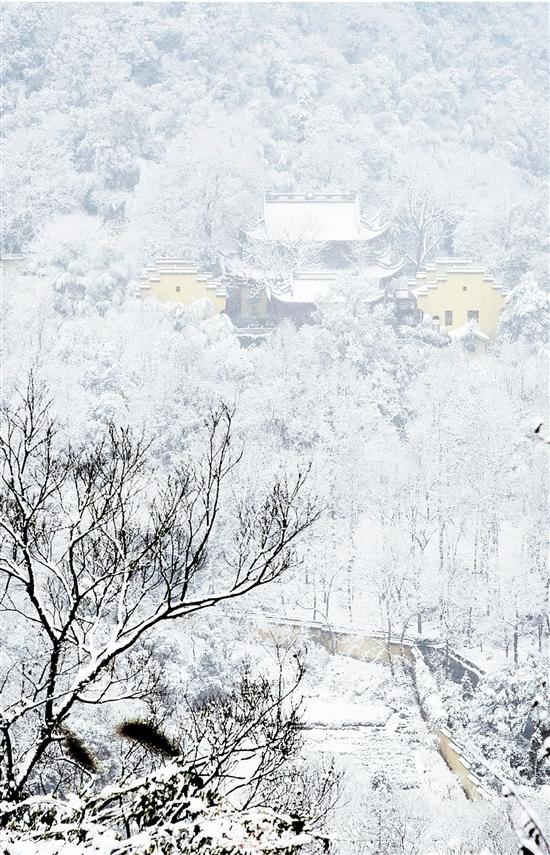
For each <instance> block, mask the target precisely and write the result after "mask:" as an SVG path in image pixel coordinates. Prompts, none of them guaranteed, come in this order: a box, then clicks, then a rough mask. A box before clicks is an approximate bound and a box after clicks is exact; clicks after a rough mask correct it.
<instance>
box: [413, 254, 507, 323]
mask: <svg viewBox="0 0 550 855" xmlns="http://www.w3.org/2000/svg"><path fill="white" fill-rule="evenodd" d="M443 275H445V276H446V280H445V281H441V282H438V283H437V284H436V287H434V288H433V289H432V288H430V289H429V290H428V292H427V293H426V294H419V295H418V296H417V299H416V302H417V306H418V308H419V309H421V310H422V311H423V312H425V313H427V314H429V315H432V317H433V316H434V315H438V316H439V322H440V325H441V327H442V328H443V329H446V330H447V331H448V332H451V331H452V330H454V329H456V328H457V327H461V326H463V325H464V324H465V323H466V322H467V320H468V311H469V310H475V309H477V310H478V312H479V322H478V323H479V329H480V330H481V331H482V332H484V333H485V334H486V335H488V336H490V337H491V338H494V337H495V336H496V331H497V327H498V322H499V318H500V313H501V311H502V308H503V306H504V295H503V293H502V291H499V290H497V289H495V288H494V287H493V285H492V284H491V283H490V282H484V275H485V274H484V273H482V272H472V273H469V272H464V271H460V270H456V271H453V270H452V271H445V270H444V269H441V268H440V269H437V268H436V270H435V271H427V272H426V279H425V280H420V281H418V280H417V283H416V285H417V287H420V288H422V287H423V286H424V284H426V285H427V284H428V283H430V282H435V281H436V276H443ZM464 288H466V290H464ZM446 310H447V311H449V310H450V311H452V313H453V322H452V324H450V325H448V326H447V325H446V324H445V311H446Z"/></svg>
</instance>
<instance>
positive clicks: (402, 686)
mask: <svg viewBox="0 0 550 855" xmlns="http://www.w3.org/2000/svg"><path fill="white" fill-rule="evenodd" d="M305 704H306V708H305V721H306V722H307V736H306V744H305V751H306V754H307V756H308V758H309V759H311V760H318V761H321V762H323V761H324V762H325V763H328V762H330V761H331V760H334V762H335V764H336V767H337V768H338V769H340V770H341V771H342V773H343V776H344V777H343V782H342V793H341V798H340V800H339V803H338V805H337V806H336V808H335V811H334V813H333V815H332V816H331V817H330V821H329V823H328V825H329V826H330V829H331V834H332V835H333V836H334V838H335V845H334V851H335V853H337V855H367V853H384V855H386V853H387V855H396V853H410V855H420V853H427V852H433V851H435V850H437V851H440V852H442V853H443V852H447V851H449V850H448V844H449V842H450V841H451V843H452V841H453V840H455V841H456V840H463V839H464V840H466V839H467V840H470V839H471V833H470V832H471V831H472V829H471V828H469V827H468V826H469V824H470V821H472V824H473V827H474V828H475V826H476V824H477V821H476V820H475V819H474V820H469V819H468V816H469V815H470V814H476V811H478V810H479V809H481V810H487V808H486V807H485V808H480V807H477V808H476V806H474V805H472V804H471V803H469V802H467V800H466V798H465V796H464V793H463V791H462V789H461V787H460V785H459V783H458V781H457V779H456V778H455V776H454V775H453V774H452V773H451V772H450V770H449V769H448V767H447V766H446V764H445V762H444V760H443V758H442V757H441V755H440V754H439V752H438V750H437V745H436V741H435V738H434V736H433V735H432V733H431V732H430V731H429V728H428V725H427V724H426V722H425V721H424V720H423V719H422V716H421V714H420V710H419V708H418V705H417V701H416V697H415V693H414V688H413V686H412V683H411V681H410V677H409V676H408V674H406V673H405V672H403V671H402V670H401V669H400V667H399V666H396V671H395V674H394V675H392V674H391V672H390V668H389V666H388V665H385V664H382V663H371V662H361V661H357V660H354V659H350V658H348V657H344V656H329V655H328V654H327V655H326V656H325V657H324V658H323V660H322V663H321V664H320V665H319V666H318V667H317V668H316V669H315V673H312V674H311V675H310V677H309V684H308V686H307V687H306V692H305Z"/></svg>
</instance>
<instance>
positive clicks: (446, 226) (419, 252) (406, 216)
mask: <svg viewBox="0 0 550 855" xmlns="http://www.w3.org/2000/svg"><path fill="white" fill-rule="evenodd" d="M397 226H398V228H399V230H400V232H401V235H402V238H403V246H402V247H401V250H402V252H403V254H404V256H405V257H406V258H407V259H408V260H409V261H410V262H411V264H413V265H414V269H415V270H418V269H419V268H420V267H423V266H424V265H425V264H426V262H427V261H429V260H430V259H431V258H432V256H433V254H434V253H435V252H436V251H437V250H438V248H439V247H440V246H441V244H442V243H443V241H444V240H445V238H447V237H449V236H450V234H451V232H452V224H451V222H450V220H449V215H448V213H447V212H446V211H444V210H443V208H441V207H440V206H439V205H438V204H437V202H436V201H435V200H434V198H433V196H432V194H431V192H430V191H429V190H425V191H418V190H417V189H415V188H414V187H413V186H409V187H408V189H407V201H406V207H405V211H404V212H403V214H402V215H401V216H400V217H399V218H398V220H397Z"/></svg>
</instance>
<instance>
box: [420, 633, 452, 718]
mask: <svg viewBox="0 0 550 855" xmlns="http://www.w3.org/2000/svg"><path fill="white" fill-rule="evenodd" d="M414 656H415V666H414V670H415V680H416V689H417V692H418V698H419V701H420V706H421V709H422V711H423V713H424V715H425V716H426V718H427V720H428V722H429V724H430V725H431V727H433V728H434V729H437V728H439V727H441V726H442V725H444V724H446V722H447V713H446V710H445V707H444V706H443V701H442V698H441V695H440V693H439V689H438V687H437V683H436V680H435V677H434V676H433V674H432V673H431V671H430V669H429V668H428V666H427V665H426V663H425V661H424V657H423V656H422V654H421V653H420V651H419V650H415V651H414Z"/></svg>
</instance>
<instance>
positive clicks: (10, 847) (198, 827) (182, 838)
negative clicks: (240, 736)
mask: <svg viewBox="0 0 550 855" xmlns="http://www.w3.org/2000/svg"><path fill="white" fill-rule="evenodd" d="M0 828H1V829H2V830H0V848H1V851H2V853H3V855H30V853H31V852H33V853H34V852H42V853H47V854H48V855H92V853H93V855H175V853H178V855H191V853H193V855H194V853H204V855H207V854H208V855H237V853H239V855H247V853H249V855H252V853H254V854H255V855H256V853H286V855H291V853H297V852H298V851H301V850H303V847H305V846H306V845H308V844H314V843H315V841H316V840H320V838H318V837H317V836H316V835H315V834H314V833H312V832H309V831H308V830H307V829H306V828H305V824H304V822H303V821H302V820H301V819H299V818H297V817H291V816H286V815H283V814H277V813H275V812H274V811H273V810H270V809H269V808H254V809H249V810H238V809H236V808H235V807H234V806H232V805H231V804H230V803H229V802H228V801H226V800H224V799H223V798H222V797H221V796H220V795H219V794H218V793H216V792H215V791H213V790H212V789H210V788H209V787H207V786H204V783H203V781H202V779H201V778H200V777H199V776H198V775H196V774H195V773H193V771H192V770H190V769H188V768H185V767H184V766H183V765H181V764H177V763H174V764H170V765H168V766H166V767H164V768H163V769H161V770H158V771H156V772H154V773H153V774H151V775H148V776H146V777H144V778H141V779H137V780H133V781H129V782H127V783H126V784H124V785H118V786H117V785H115V786H109V787H106V788H104V789H103V790H102V791H101V792H99V793H98V794H95V795H93V794H91V795H83V796H76V795H71V796H69V797H68V798H67V799H65V800H61V799H56V798H54V797H51V796H39V797H34V798H29V799H27V800H25V801H23V802H20V803H19V804H17V805H8V804H6V803H4V804H2V805H0ZM310 851H311V850H310Z"/></svg>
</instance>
